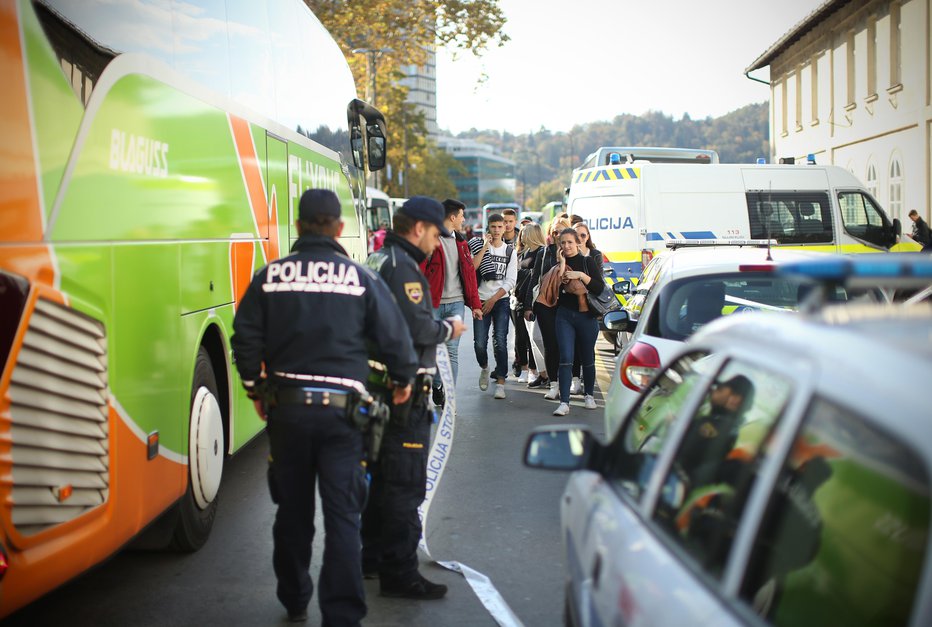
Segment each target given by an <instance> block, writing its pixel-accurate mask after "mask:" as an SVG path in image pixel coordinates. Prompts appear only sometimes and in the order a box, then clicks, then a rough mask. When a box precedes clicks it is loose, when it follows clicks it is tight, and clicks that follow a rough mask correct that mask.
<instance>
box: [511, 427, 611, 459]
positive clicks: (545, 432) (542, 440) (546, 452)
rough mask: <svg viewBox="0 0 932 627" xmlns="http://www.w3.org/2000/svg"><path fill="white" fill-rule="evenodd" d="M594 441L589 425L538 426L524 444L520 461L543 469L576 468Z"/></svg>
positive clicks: (589, 450) (588, 452) (587, 453)
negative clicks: (522, 456) (522, 460)
mask: <svg viewBox="0 0 932 627" xmlns="http://www.w3.org/2000/svg"><path fill="white" fill-rule="evenodd" d="M594 443H595V439H594V438H593V436H592V433H591V432H590V431H589V428H588V427H586V426H583V425H555V426H545V427H538V428H537V429H535V430H534V431H532V432H531V434H530V435H529V436H528V439H527V443H526V444H525V446H524V464H525V466H528V467H530V468H542V469H545V470H580V469H582V468H584V467H585V465H586V462H587V461H588V459H589V454H590V452H591V450H592V447H593V444H594Z"/></svg>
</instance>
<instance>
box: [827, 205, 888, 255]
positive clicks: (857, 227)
mask: <svg viewBox="0 0 932 627" xmlns="http://www.w3.org/2000/svg"><path fill="white" fill-rule="evenodd" d="M838 204H839V205H840V206H841V220H842V222H843V223H844V225H845V230H846V231H848V233H850V234H851V235H853V236H855V237H857V238H860V239H863V240H865V241H868V242H870V243H872V244H876V245H877V246H888V245H889V237H890V236H889V235H888V234H887V233H886V229H887V227H888V225H889V221H888V220H886V219H885V218H884V214H883V211H882V210H881V209H879V208H878V207H877V206H876V205H874V203H873V201H872V200H871V199H870V198H869V197H868V196H866V195H865V194H862V193H860V192H839V194H838Z"/></svg>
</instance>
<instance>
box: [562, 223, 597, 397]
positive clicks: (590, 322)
mask: <svg viewBox="0 0 932 627" xmlns="http://www.w3.org/2000/svg"><path fill="white" fill-rule="evenodd" d="M558 257H559V258H560V264H561V267H562V268H565V269H563V270H562V278H561V284H562V287H561V289H560V295H559V298H558V299H557V308H556V322H555V327H556V335H557V346H558V348H559V351H560V370H559V372H560V375H559V379H560V405H559V406H558V407H557V408H556V409H555V410H554V412H553V415H554V416H565V415H567V414H568V413H570V405H569V402H570V383H571V380H572V370H573V358H574V356H575V354H576V352H577V351H578V352H579V357H580V362H581V363H582V374H583V387H584V393H585V399H584V400H585V406H586V409H596V404H595V398H593V392H594V391H595V341H596V339H597V338H598V336H599V323H598V322H597V320H596V318H595V315H596V313H595V310H594V309H593V308H592V307H590V306H589V303H588V301H589V299H591V298H592V297H594V296H598V295H599V294H601V293H602V291H603V290H604V289H605V281H604V280H603V278H602V271H601V269H600V267H599V265H598V264H597V262H596V260H595V259H594V258H593V257H591V256H587V255H584V254H582V253H581V252H580V238H579V233H578V232H577V231H576V230H575V229H572V228H569V229H564V230H563V231H562V232H561V233H560V241H559V248H558ZM576 281H579V282H580V283H581V284H582V286H584V287H585V290H582V289H581V288H580V287H579V286H578V285H575V284H574V283H575V282H576Z"/></svg>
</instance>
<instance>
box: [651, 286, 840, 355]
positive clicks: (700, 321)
mask: <svg viewBox="0 0 932 627" xmlns="http://www.w3.org/2000/svg"><path fill="white" fill-rule="evenodd" d="M811 289H812V284H811V283H809V282H808V281H807V280H806V279H802V278H797V277H792V276H780V275H774V274H770V273H759V274H749V273H734V274H721V275H703V276H695V277H688V278H685V279H679V280H676V281H671V282H670V283H669V284H668V285H667V286H665V287H664V288H662V290H661V292H660V296H659V302H658V306H657V307H655V308H654V318H655V319H654V320H652V321H651V322H652V323H653V324H650V323H649V328H648V333H650V334H651V335H656V336H658V337H662V338H667V339H671V340H685V339H686V338H687V337H689V336H690V335H692V334H693V333H695V332H696V331H697V330H699V328H700V327H702V326H703V325H705V324H706V323H708V322H711V321H712V320H714V319H716V318H719V317H721V316H724V315H731V314H735V313H743V312H749V311H769V312H787V311H796V310H797V309H798V308H799V303H800V302H802V301H803V300H805V298H806V296H808V295H809V293H810V291H811ZM842 300H844V298H842Z"/></svg>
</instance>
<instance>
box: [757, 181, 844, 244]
mask: <svg viewBox="0 0 932 627" xmlns="http://www.w3.org/2000/svg"><path fill="white" fill-rule="evenodd" d="M747 203H748V221H749V222H750V226H751V238H753V239H775V240H777V242H779V243H780V244H822V243H831V242H832V241H834V230H833V228H832V208H831V204H830V203H829V198H828V194H827V193H819V192H771V191H753V192H748V193H747Z"/></svg>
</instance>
